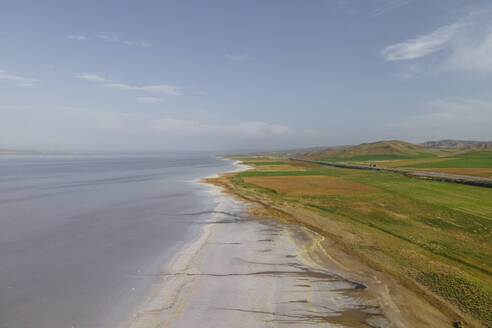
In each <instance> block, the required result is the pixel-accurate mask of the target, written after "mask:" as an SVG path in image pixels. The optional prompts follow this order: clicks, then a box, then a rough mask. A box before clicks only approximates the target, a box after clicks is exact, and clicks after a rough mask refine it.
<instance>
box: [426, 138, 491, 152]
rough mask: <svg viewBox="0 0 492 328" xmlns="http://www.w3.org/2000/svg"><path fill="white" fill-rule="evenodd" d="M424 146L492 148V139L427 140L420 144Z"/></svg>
mask: <svg viewBox="0 0 492 328" xmlns="http://www.w3.org/2000/svg"><path fill="white" fill-rule="evenodd" d="M420 146H422V147H424V148H460V149H470V150H472V149H473V150H485V149H492V141H470V140H452V139H445V140H437V141H426V142H423V143H421V144H420Z"/></svg>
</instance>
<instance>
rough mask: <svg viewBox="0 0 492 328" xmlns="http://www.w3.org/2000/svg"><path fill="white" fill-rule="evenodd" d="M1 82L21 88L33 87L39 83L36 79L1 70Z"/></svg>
mask: <svg viewBox="0 0 492 328" xmlns="http://www.w3.org/2000/svg"><path fill="white" fill-rule="evenodd" d="M0 82H6V83H11V84H14V85H17V86H20V87H32V86H33V85H34V84H35V83H36V82H39V81H38V80H36V79H31V78H26V77H22V76H18V75H13V74H10V73H8V72H7V71H5V70H0Z"/></svg>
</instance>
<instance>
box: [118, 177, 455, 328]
mask: <svg viewBox="0 0 492 328" xmlns="http://www.w3.org/2000/svg"><path fill="white" fill-rule="evenodd" d="M243 169H244V168H243ZM222 178H223V175H219V176H215V177H211V178H209V179H207V181H208V182H212V183H214V184H215V185H209V186H210V187H209V188H210V189H209V192H210V193H212V194H214V195H215V200H216V202H217V206H216V208H215V210H214V213H213V214H212V215H211V217H210V219H209V220H207V221H206V222H204V223H203V227H202V231H201V233H200V235H199V237H198V238H197V239H196V240H194V241H193V242H191V243H190V244H189V245H187V246H186V247H185V248H184V249H183V250H182V251H181V252H179V253H178V254H176V256H175V257H174V258H173V259H172V261H170V262H169V263H168V264H167V265H166V266H165V268H164V270H163V272H162V273H161V274H160V275H159V277H158V279H159V281H158V282H157V283H156V284H155V286H154V287H153V288H152V290H151V292H150V293H149V295H148V296H147V297H146V299H145V300H144V302H142V303H141V305H140V306H139V307H137V309H136V310H135V311H134V312H133V313H132V314H131V316H130V318H129V319H128V320H126V321H125V322H124V323H123V324H122V325H121V326H122V327H132V328H136V327H139V328H141V327H145V328H148V327H192V326H199V327H232V326H241V327H279V326H284V325H285V324H289V326H292V327H304V326H311V325H316V326H320V327H334V326H337V327H339V326H342V327H422V326H429V327H431V326H432V327H447V326H449V327H451V322H450V320H449V319H448V318H447V317H446V316H444V315H442V314H441V313H440V312H439V311H437V310H436V309H435V308H434V307H432V306H431V305H430V304H428V303H426V302H425V301H423V300H421V299H420V298H419V297H418V296H417V295H415V294H414V293H413V292H411V291H409V290H406V289H405V288H404V287H402V286H400V285H398V283H397V282H396V281H395V280H394V279H392V278H391V277H389V276H388V275H384V274H380V273H378V272H376V271H374V270H372V269H370V268H369V267H368V266H365V265H363V264H362V263H360V262H359V261H358V260H357V259H356V258H354V257H352V256H349V255H347V254H345V253H343V252H341V251H340V250H338V249H337V248H336V247H335V245H334V244H333V242H332V241H330V240H329V239H327V238H326V237H325V236H323V235H322V234H319V233H318V232H316V231H314V230H312V229H309V228H307V227H305V226H302V225H298V224H288V223H285V222H282V220H278V219H281V217H277V216H276V215H275V213H271V212H270V213H269V215H271V214H273V216H270V218H268V216H269V215H266V216H265V215H254V214H255V213H257V212H258V204H256V205H254V206H251V204H250V203H248V202H245V201H244V199H240V198H238V197H233V196H232V195H231V194H229V193H224V192H223V191H227V188H226V189H223V188H222V186H220V184H217V183H216V182H217V181H218V180H220V179H222ZM214 181H215V182H214ZM248 213H249V214H248ZM257 214H259V213H257ZM263 214H265V213H263ZM273 218H274V219H273ZM403 301H405V303H409V304H410V305H408V306H405V307H402V304H403Z"/></svg>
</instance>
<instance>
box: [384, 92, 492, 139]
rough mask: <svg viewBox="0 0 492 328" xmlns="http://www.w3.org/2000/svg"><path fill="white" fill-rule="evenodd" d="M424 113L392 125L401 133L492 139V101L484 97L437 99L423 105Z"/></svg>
mask: <svg viewBox="0 0 492 328" xmlns="http://www.w3.org/2000/svg"><path fill="white" fill-rule="evenodd" d="M422 109H423V113H421V114H418V115H413V116H410V117H408V118H406V119H404V120H402V121H401V122H396V123H393V124H390V125H389V126H388V127H389V128H390V129H392V130H394V131H396V133H398V135H400V136H405V135H407V136H412V137H415V136H426V138H438V139H445V138H454V139H456V138H464V139H483V140H490V139H492V130H491V128H490V127H491V126H492V102H490V101H487V100H480V99H437V100H432V101H429V102H427V103H424V104H423V105H422Z"/></svg>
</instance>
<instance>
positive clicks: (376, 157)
mask: <svg viewBox="0 0 492 328" xmlns="http://www.w3.org/2000/svg"><path fill="white" fill-rule="evenodd" d="M432 157H435V155H431V154H421V155H398V154H373V155H356V156H350V157H327V158H322V159H320V161H324V162H368V161H370V162H373V161H391V160H402V159H416V158H432Z"/></svg>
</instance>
